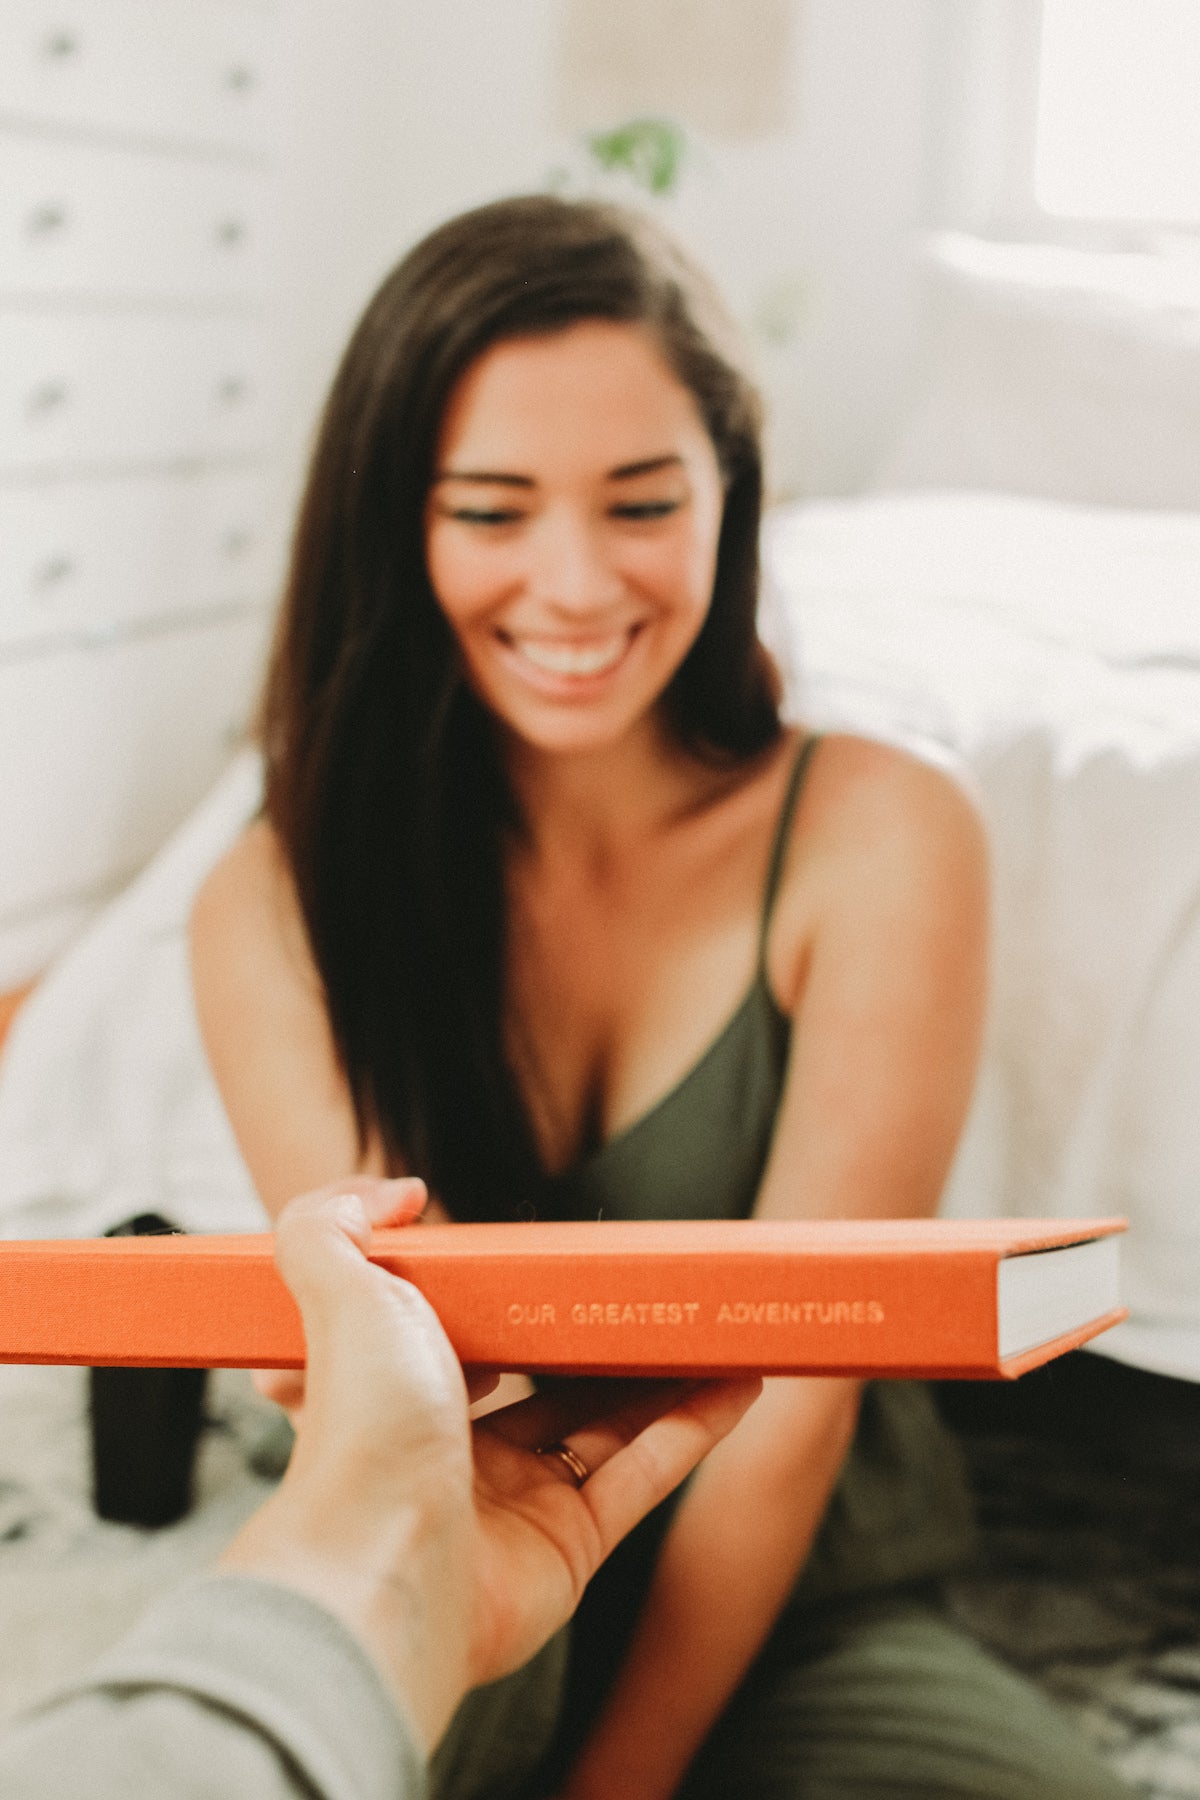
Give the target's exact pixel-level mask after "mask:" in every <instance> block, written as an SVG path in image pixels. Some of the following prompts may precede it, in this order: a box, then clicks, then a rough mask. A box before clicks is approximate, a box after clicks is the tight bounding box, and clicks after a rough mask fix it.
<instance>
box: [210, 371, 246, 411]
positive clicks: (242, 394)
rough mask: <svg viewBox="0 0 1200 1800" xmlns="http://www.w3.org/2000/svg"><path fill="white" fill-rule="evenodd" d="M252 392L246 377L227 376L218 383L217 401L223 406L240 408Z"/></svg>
mask: <svg viewBox="0 0 1200 1800" xmlns="http://www.w3.org/2000/svg"><path fill="white" fill-rule="evenodd" d="M249 392H250V383H249V382H248V381H247V380H246V377H245V376H244V375H225V376H222V378H221V380H220V381H219V382H218V383H217V400H218V401H219V403H220V404H221V405H222V406H240V405H241V403H242V401H243V400H244V399H245V398H246V396H247V395H248V394H249Z"/></svg>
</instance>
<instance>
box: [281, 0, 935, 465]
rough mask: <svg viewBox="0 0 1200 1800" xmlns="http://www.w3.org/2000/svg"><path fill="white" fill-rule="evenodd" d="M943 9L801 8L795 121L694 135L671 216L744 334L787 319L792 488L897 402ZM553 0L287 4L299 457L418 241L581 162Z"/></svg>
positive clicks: (863, 447) (888, 425) (793, 73)
mask: <svg viewBox="0 0 1200 1800" xmlns="http://www.w3.org/2000/svg"><path fill="white" fill-rule="evenodd" d="M941 4H944V0H797V4H796V9H795V10H796V29H795V30H794V33H793V48H792V66H791V67H790V69H789V71H788V88H789V93H790V100H789V113H790V119H789V124H788V128H787V129H786V130H785V131H781V132H780V133H778V134H777V135H775V136H773V137H770V138H767V139H764V140H761V141H759V142H752V143H742V144H737V143H720V142H715V141H712V140H707V141H705V142H704V143H703V144H702V146H701V156H700V159H699V161H698V166H697V167H696V169H695V170H694V172H693V173H692V174H691V175H689V176H688V177H687V178H686V179H685V182H684V184H683V188H682V191H681V193H680V196H679V199H678V202H677V203H676V204H675V205H673V206H670V207H668V208H667V209H665V216H666V217H667V218H668V220H671V221H673V222H674V223H675V224H676V226H677V228H678V229H680V230H681V231H682V232H683V233H684V235H686V236H687V237H688V238H689V239H690V240H691V241H692V242H693V244H694V246H695V247H696V248H697V250H698V251H699V252H700V253H701V254H702V255H703V256H704V257H705V259H706V261H707V262H708V263H709V265H710V267H712V268H713V270H714V272H715V273H716V275H717V276H718V278H719V279H720V280H721V282H722V284H723V286H724V287H725V289H726V291H727V293H728V294H729V296H730V298H731V300H732V301H733V302H734V304H735V305H736V307H737V309H738V311H739V313H740V314H741V316H742V318H743V319H744V320H745V321H746V322H747V324H748V325H749V326H750V327H751V328H752V331H753V328H754V326H755V323H756V320H757V319H758V317H759V315H760V314H762V313H764V312H768V313H770V312H774V313H776V314H782V315H784V322H785V323H786V315H787V314H788V313H789V312H790V311H792V310H798V312H799V318H798V321H797V330H796V335H795V336H794V338H793V339H792V341H791V342H788V343H783V344H771V343H770V342H768V341H767V340H766V338H765V337H764V336H763V334H762V332H761V331H759V332H757V334H756V341H757V347H758V349H759V353H760V366H761V370H762V374H763V378H764V381H765V384H766V387H767V389H768V393H769V396H770V398H771V401H772V405H773V414H774V428H773V441H774V445H775V458H774V471H775V478H776V482H777V485H778V486H779V487H780V488H782V489H784V490H786V491H804V492H813V493H828V492H848V491H852V490H853V489H855V488H856V487H858V486H860V485H861V484H862V483H863V482H864V481H865V480H867V479H868V478H869V476H870V473H871V471H872V469H873V467H874V465H875V463H876V462H877V460H878V459H879V457H880V455H881V452H882V449H883V447H884V445H885V443H886V441H887V439H888V436H889V434H890V432H891V430H892V428H893V425H894V422H895V420H896V417H897V415H898V413H899V411H900V409H901V407H902V406H903V403H904V401H905V399H906V398H907V394H908V385H909V382H910V379H911V364H912V350H913V339H914V329H915V310H916V303H917V296H916V285H915V279H914V271H913V258H912V243H913V233H914V232H915V231H917V230H919V229H921V227H922V226H924V225H925V224H926V223H928V222H929V217H930V207H931V202H932V195H933V192H934V187H933V182H932V177H931V170H930V154H931V151H930V144H931V137H930V123H929V110H928V100H929V93H930V89H931V85H932V83H933V80H934V62H935V51H936V34H937V23H938V13H939V10H940V7H941ZM564 10H565V5H564V0H500V3H497V4H487V3H486V0H438V4H437V5H429V4H428V0H344V3H343V4H342V5H340V6H338V7H337V8H336V10H335V9H333V8H331V7H328V6H320V5H315V4H310V5H308V6H307V7H302V8H299V9H298V10H297V13H296V15H295V19H294V27H295V34H296V35H295V43H294V54H295V74H294V84H293V93H294V97H295V106H294V109H293V125H294V137H293V143H292V149H291V152H290V155H289V158H288V161H287V165H286V180H287V190H286V193H285V199H284V216H283V230H284V239H285V258H286V271H287V280H286V289H287V294H288V308H289V329H288V331H287V333H286V334H285V343H286V347H287V360H288V376H287V381H286V384H285V385H286V388H287V393H288V420H287V441H288V443H289V445H290V446H292V449H293V454H295V453H296V452H297V450H298V447H299V445H300V444H301V443H302V442H303V440H304V434H305V433H306V431H307V429H308V426H309V423H310V422H311V418H312V415H313V412H314V410H315V407H316V405H317V403H318V396H319V394H320V392H321V390H322V388H323V386H324V384H325V382H326V381H327V379H328V375H329V373H330V370H331V366H332V363H333V360H334V358H335V356H336V354H337V351H338V349H339V348H340V345H341V343H342V342H343V341H344V339H345V337H346V335H347V333H348V331H349V329H350V326H351V324H352V323H353V320H354V317H355V316H356V314H357V312H358V310H359V309H360V308H361V306H362V304H363V303H364V302H365V300H366V298H367V296H368V295H369V293H370V291H371V289H372V287H373V286H374V284H375V283H376V282H377V281H378V279H379V278H380V277H381V276H382V274H383V273H384V272H385V270H386V269H387V268H388V267H389V266H390V265H391V263H392V262H394V261H395V260H396V258H397V256H398V255H399V254H400V253H401V252H402V251H403V250H404V249H405V248H406V247H407V246H408V245H409V244H410V243H411V242H412V241H413V240H414V239H415V238H416V237H417V236H418V235H419V234H420V233H421V232H423V231H424V230H426V229H428V228H429V227H430V226H431V225H433V224H435V223H436V222H437V221H438V220H440V219H441V218H443V217H445V216H446V215H447V214H448V213H451V212H454V211H457V210H459V209H461V208H463V207H465V206H468V205H472V204H475V203H477V202H479V201H482V200H486V199H489V198H491V197H493V196H494V195H497V194H501V193H505V192H517V191H520V190H522V189H525V188H529V187H539V186H542V185H544V183H545V181H546V178H547V175H548V174H549V173H550V171H552V170H553V169H555V168H556V167H562V166H563V165H564V163H566V164H568V165H570V166H572V167H573V168H574V169H576V170H578V169H579V168H580V167H581V163H580V159H579V157H578V154H577V152H576V151H575V149H574V146H573V143H572V141H571V140H570V139H569V138H568V137H567V136H565V135H564V134H563V133H562V131H561V130H560V129H559V128H558V126H557V125H556V117H557V114H558V110H559V108H558V91H557V90H558V80H557V75H558V58H559V55H560V50H561V33H562V29H563V19H564ZM619 122H620V121H619V120H616V119H614V120H613V121H612V123H613V124H616V123H619ZM684 122H685V123H686V121H684ZM797 300H798V308H794V302H795V301H797Z"/></svg>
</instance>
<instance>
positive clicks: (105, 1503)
mask: <svg viewBox="0 0 1200 1800" xmlns="http://www.w3.org/2000/svg"><path fill="white" fill-rule="evenodd" d="M176 1229H177V1227H175V1226H174V1225H172V1224H170V1222H169V1221H168V1220H166V1219H163V1218H160V1216H159V1215H158V1213H138V1214H137V1215H136V1217H134V1218H132V1219H126V1220H125V1221H124V1223H123V1224H120V1225H115V1226H114V1227H113V1229H112V1230H111V1231H109V1232H107V1233H106V1236H108V1237H160V1236H163V1235H169V1234H173V1233H174V1232H175V1231H176ZM88 1375H89V1378H90V1395H89V1400H90V1417H91V1439H92V1503H93V1505H94V1506H95V1509H96V1512H97V1514H98V1515H99V1516H100V1518H102V1519H112V1520H114V1521H115V1522H116V1523H117V1524H121V1525H173V1524H174V1523H175V1521H176V1519H181V1518H182V1517H183V1515H184V1514H185V1513H186V1512H187V1510H188V1508H189V1507H190V1506H191V1504H192V1470H193V1467H194V1465H195V1461H196V1446H197V1443H198V1442H199V1438H200V1433H201V1430H202V1429H203V1426H204V1387H205V1382H206V1380H207V1377H208V1370H207V1369H125V1368H116V1369H112V1368H106V1369H89V1371H88Z"/></svg>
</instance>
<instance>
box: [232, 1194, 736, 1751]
mask: <svg viewBox="0 0 1200 1800" xmlns="http://www.w3.org/2000/svg"><path fill="white" fill-rule="evenodd" d="M418 1198H419V1195H417V1194H415V1193H414V1190H413V1184H412V1183H409V1182H387V1181H382V1180H377V1179H370V1178H367V1177H360V1178H358V1179H355V1180H352V1181H347V1182H342V1183H334V1184H332V1185H331V1186H329V1187H326V1188H323V1189H321V1190H320V1191H318V1192H317V1193H315V1194H310V1195H307V1196H305V1197H304V1198H303V1199H300V1200H296V1201H293V1202H292V1204H291V1205H290V1206H289V1207H287V1208H286V1209H285V1210H284V1212H283V1214H282V1215H281V1217H280V1221H279V1226H278V1230H277V1234H276V1262H277V1265H278V1267H279V1271H280V1273H281V1275H282V1276H283V1279H284V1280H285V1282H286V1283H287V1285H288V1287H289V1288H290V1289H291V1292H292V1294H293V1295H294V1297H295V1299H296V1301H297V1304H298V1305H299V1307H300V1312H301V1316H302V1318H303V1321H304V1331H305V1341H306V1345H307V1353H308V1369H307V1383H306V1391H305V1405H304V1411H303V1416H302V1418H301V1421H300V1430H299V1435H298V1438H297V1441H296V1448H295V1451H294V1452H293V1455H292V1460H291V1463H290V1465H289V1467H288V1471H287V1473H286V1475H285V1476H284V1478H283V1481H282V1483H281V1484H280V1486H279V1488H278V1489H277V1490H276V1492H275V1493H274V1494H273V1495H272V1496H271V1498H270V1499H269V1500H268V1501H267V1502H266V1503H265V1505H264V1506H263V1507H262V1508H260V1510H259V1511H258V1512H257V1513H256V1514H255V1515H254V1517H253V1518H252V1519H250V1520H249V1521H248V1523H247V1524H246V1525H245V1526H244V1527H243V1529H242V1531H241V1532H240V1533H239V1534H238V1536H237V1538H235V1540H234V1542H233V1543H232V1544H231V1546H230V1548H229V1550H228V1551H227V1552H226V1554H225V1556H224V1558H223V1559H222V1562H223V1566H224V1567H226V1568H230V1569H235V1570H239V1571H241V1572H243V1573H246V1574H252V1575H257V1576H260V1577H263V1578H266V1579H269V1580H276V1581H279V1582H282V1583H284V1584H286V1585H288V1586H292V1587H294V1588H297V1589H299V1590H300V1591H301V1592H303V1593H305V1594H307V1595H309V1596H310V1598H313V1599H315V1600H316V1601H318V1603H320V1604H322V1605H324V1606H325V1607H326V1608H327V1609H328V1610H329V1611H330V1612H332V1613H334V1614H335V1615H336V1616H337V1617H339V1618H340V1619H341V1620H342V1621H343V1623H344V1624H346V1625H347V1626H348V1627H349V1628H350V1629H351V1630H352V1631H354V1632H355V1634H356V1635H357V1636H358V1637H359V1638H360V1640H361V1641H362V1642H363V1643H364V1644H365V1645H366V1647H367V1648H368V1650H369V1651H370V1652H371V1653H372V1655H373V1656H374V1658H375V1660H376V1662H377V1663H378V1665H379V1667H380V1669H381V1671H382V1673H383V1674H384V1676H385V1678H386V1679H387V1680H388V1681H389V1682H390V1683H391V1685H392V1687H393V1690H394V1692H395V1693H396V1694H397V1696H398V1697H399V1698H400V1700H401V1701H402V1703H403V1704H404V1705H405V1706H406V1708H407V1710H408V1711H409V1712H410V1714H411V1716H412V1718H413V1721H414V1723H415V1724H416V1726H417V1728H418V1730H419V1731H420V1733H421V1735H422V1736H423V1738H424V1741H425V1743H426V1745H427V1747H429V1748H432V1746H433V1745H434V1744H435V1743H436V1742H437V1740H438V1738H439V1737H440V1736H441V1733H442V1731H443V1730H444V1729H445V1726H446V1724H447V1723H448V1722H449V1719H450V1717H451V1714H452V1713H453V1711H454V1708H455V1707H456V1705H457V1704H458V1701H459V1700H460V1699H461V1697H462V1695H463V1693H464V1692H465V1691H466V1689H467V1688H468V1687H469V1686H471V1685H475V1684H478V1683H482V1682H487V1681H492V1680H495V1679H496V1678H498V1677H499V1676H500V1675H501V1674H503V1673H505V1672H507V1671H508V1670H509V1669H512V1668H515V1667H517V1666H519V1665H520V1664H521V1663H522V1662H524V1661H526V1660H527V1659H528V1658H529V1657H530V1656H532V1655H533V1654H534V1653H535V1651H536V1650H538V1649H539V1648H540V1646H541V1645H542V1643H543V1642H544V1641H545V1639H546V1638H547V1637H548V1636H549V1635H550V1633H551V1632H553V1631H555V1630H556V1629H557V1628H558V1627H559V1626H560V1625H562V1624H563V1623H565V1621H566V1619H567V1618H568V1617H569V1616H570V1613H571V1611H572V1610H573V1608H574V1606H575V1604H576V1602H577V1601H578V1598H579V1596H580V1594H581V1593H582V1591H583V1588H584V1586H585V1585H586V1584H587V1582H588V1581H589V1580H590V1578H591V1576H592V1575H593V1574H594V1572H595V1570H596V1568H597V1567H598V1566H599V1564H600V1562H601V1561H602V1560H603V1558H604V1557H605V1556H606V1555H607V1554H608V1552H609V1551H610V1550H611V1549H612V1548H613V1546H614V1545H615V1544H616V1543H617V1541H618V1540H619V1539H620V1538H621V1537H622V1536H623V1535H624V1533H625V1532H627V1531H629V1530H630V1529H631V1528H632V1527H633V1526H634V1525H635V1524H636V1523H637V1522H638V1520H639V1519H641V1518H642V1517H643V1516H644V1515H645V1514H646V1513H647V1512H648V1511H649V1510H650V1509H651V1507H653V1506H655V1505H657V1504H658V1502H659V1501H660V1500H661V1499H663V1498H664V1497H665V1496H666V1495H667V1494H668V1493H669V1492H670V1491H671V1489H672V1488H673V1487H674V1486H675V1485H676V1484H677V1483H678V1482H680V1481H681V1480H682V1479H683V1477H684V1476H685V1475H686V1474H688V1472H689V1471H690V1470H691V1469H692V1468H693V1467H694V1465H695V1464H696V1463H697V1462H698V1461H699V1459H700V1458H701V1457H702V1456H703V1455H704V1454H705V1453H706V1452H707V1451H708V1450H709V1449H710V1448H711V1447H712V1445H713V1444H714V1443H716V1441H717V1440H718V1438H720V1437H722V1436H723V1435H724V1434H725V1432H726V1431H728V1430H729V1429H730V1428H731V1427H732V1425H733V1424H734V1423H735V1422H736V1421H737V1419H739V1418H740V1417H741V1415H742V1414H743V1413H744V1412H745V1410H746V1408H747V1407H748V1406H749V1404H750V1402H751V1401H752V1400H753V1399H754V1397H755V1395H756V1394H757V1392H758V1390H759V1383H758V1382H757V1381H739V1382H736V1383H732V1382H731V1383H709V1384H703V1385H699V1386H694V1387H690V1388H689V1387H681V1386H679V1385H678V1384H675V1385H673V1386H669V1387H664V1386H661V1385H658V1384H655V1385H654V1386H638V1388H637V1390H636V1392H635V1393H632V1394H631V1389H630V1387H629V1386H627V1385H626V1386H623V1387H621V1388H620V1389H619V1390H617V1391H615V1392H614V1391H612V1390H610V1389H608V1388H605V1387H603V1386H602V1385H600V1384H597V1385H596V1387H595V1388H590V1387H589V1388H588V1389H587V1390H585V1396H584V1397H583V1398H582V1399H581V1398H578V1397H576V1398H574V1399H572V1400H569V1401H568V1400H562V1399H550V1398H545V1397H534V1398H533V1399H531V1400H526V1401H522V1402H521V1403H519V1404H518V1405H517V1406H514V1407H511V1408H507V1409H504V1410H502V1411H499V1412H494V1413H491V1414H489V1415H488V1416H487V1418H486V1419H485V1420H482V1421H480V1423H479V1424H478V1425H477V1426H476V1427H475V1428H474V1431H472V1428H471V1426H470V1422H469V1419H468V1415H467V1405H468V1392H467V1386H466V1382H465V1380H464V1377H463V1373H462V1370H461V1369H460V1367H459V1365H458V1362H457V1360H456V1359H455V1356H454V1353H453V1351H452V1349H451V1347H450V1344H449V1341H448V1340H447V1338H446V1335H445V1333H444V1332H443V1331H442V1328H441V1326H440V1324H439V1323H438V1320H437V1317H436V1315H435V1314H434V1312H433V1310H432V1308H431V1307H430V1306H429V1304H428V1303H427V1301H426V1300H425V1299H424V1298H423V1297H422V1295H421V1294H420V1293H419V1292H418V1291H417V1289H416V1288H415V1287H413V1286H412V1285H411V1284H410V1283H408V1282H406V1281H403V1280H401V1279H400V1278H399V1277H397V1276H395V1275H391V1274H389V1273H388V1272H387V1271H386V1270H384V1269H381V1268H379V1267H377V1266H376V1265H374V1264H372V1263H370V1262H369V1261H368V1260H367V1257H366V1255H365V1252H366V1250H367V1248H368V1247H369V1242H370V1231H371V1228H372V1226H374V1225H384V1224H395V1223H397V1222H399V1220H400V1219H402V1218H404V1217H408V1216H412V1209H413V1206H414V1204H415V1201H416V1200H417V1199H418ZM564 1449H565V1452H566V1454H565V1455H564V1454H562V1453H561V1452H562V1451H563V1450H564ZM539 1450H541V1451H543V1452H544V1454H541V1455H539V1454H538V1451H539ZM581 1476H582V1485H577V1483H578V1482H579V1480H580V1478H581Z"/></svg>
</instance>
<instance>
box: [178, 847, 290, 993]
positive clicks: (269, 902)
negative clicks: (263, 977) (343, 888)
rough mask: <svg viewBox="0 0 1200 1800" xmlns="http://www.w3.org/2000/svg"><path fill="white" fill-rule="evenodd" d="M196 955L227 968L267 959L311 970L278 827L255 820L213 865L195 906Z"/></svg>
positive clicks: (192, 939)
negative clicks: (276, 831)
mask: <svg viewBox="0 0 1200 1800" xmlns="http://www.w3.org/2000/svg"><path fill="white" fill-rule="evenodd" d="M191 942H192V955H193V958H194V959H203V960H204V961H205V962H208V961H210V960H211V961H213V962H214V963H216V964H218V965H219V966H221V967H223V968H226V969H228V968H229V967H230V965H231V963H232V964H234V965H240V964H242V963H243V962H245V961H252V962H253V963H254V964H255V966H257V967H258V968H260V969H261V968H262V966H263V961H264V959H265V961H266V963H267V964H269V965H271V964H273V965H276V966H275V968H274V973H275V974H276V975H278V973H279V972H280V967H281V966H286V967H289V968H290V969H291V972H292V974H293V975H294V976H295V977H297V978H307V977H309V976H310V975H311V971H312V958H311V955H310V953H309V949H308V938H307V933H306V932H305V929H304V924H303V918H302V914H301V911H300V903H299V900H298V898H297V895H296V887H295V883H294V881H293V880H292V875H291V871H290V870H289V868H288V865H287V859H286V857H285V855H284V852H283V848H282V846H281V844H280V842H279V839H278V837H277V835H276V833H275V831H274V829H273V827H272V826H271V825H270V824H269V823H268V821H267V820H265V819H256V820H255V821H254V822H253V823H252V824H251V825H248V826H247V827H246V829H245V831H243V832H242V834H241V836H240V837H238V838H237V839H236V840H235V842H234V843H233V844H232V845H231V846H230V848H229V849H228V850H227V851H226V852H225V854H224V855H223V856H222V857H221V859H220V861H219V862H217V863H216V864H214V866H213V868H212V869H211V870H210V871H209V873H208V875H207V876H206V877H205V879H204V881H203V883H202V884H201V886H200V888H199V890H198V892H197V894H196V899H195V902H194V904H193V907H192V916H191Z"/></svg>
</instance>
